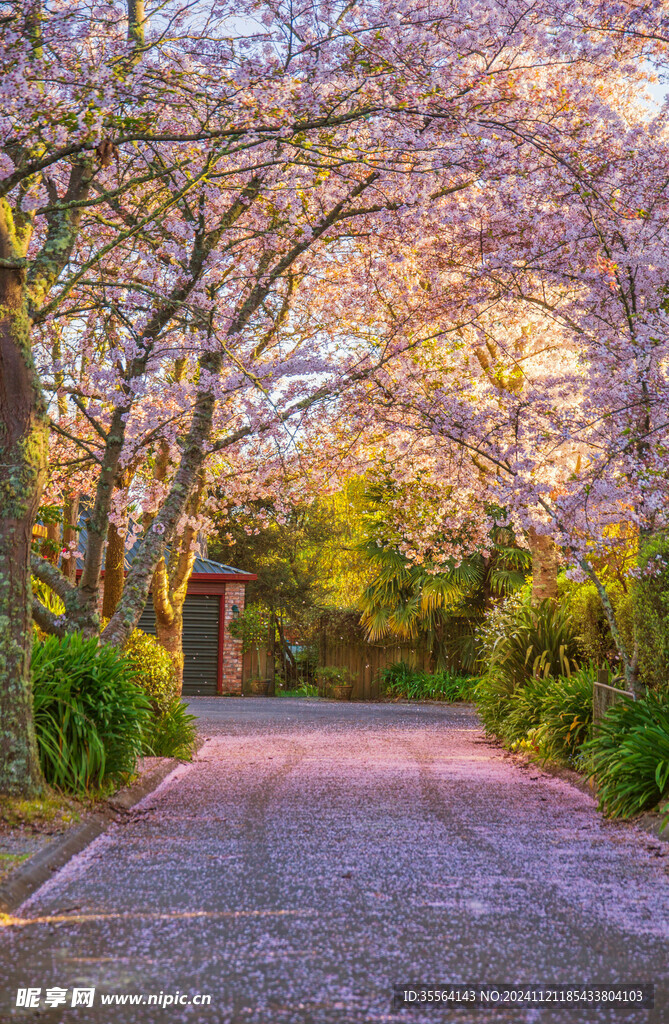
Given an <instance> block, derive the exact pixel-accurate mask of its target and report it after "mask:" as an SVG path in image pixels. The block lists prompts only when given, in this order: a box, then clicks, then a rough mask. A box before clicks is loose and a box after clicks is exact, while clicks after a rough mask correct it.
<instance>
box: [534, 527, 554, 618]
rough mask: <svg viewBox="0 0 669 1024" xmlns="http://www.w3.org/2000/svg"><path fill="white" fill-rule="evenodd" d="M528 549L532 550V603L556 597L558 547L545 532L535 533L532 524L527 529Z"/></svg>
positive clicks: (552, 599) (551, 599)
mask: <svg viewBox="0 0 669 1024" xmlns="http://www.w3.org/2000/svg"><path fill="white" fill-rule="evenodd" d="M528 540H529V545H530V551H531V552H532V603H533V604H540V603H541V601H546V600H548V601H552V602H553V604H557V599H558V586H557V574H558V565H559V559H558V549H557V546H556V544H555V541H554V540H553V538H552V537H549V536H548V534H546V533H537V531H536V530H535V529H534V527H533V526H531V527H530V529H529V530H528Z"/></svg>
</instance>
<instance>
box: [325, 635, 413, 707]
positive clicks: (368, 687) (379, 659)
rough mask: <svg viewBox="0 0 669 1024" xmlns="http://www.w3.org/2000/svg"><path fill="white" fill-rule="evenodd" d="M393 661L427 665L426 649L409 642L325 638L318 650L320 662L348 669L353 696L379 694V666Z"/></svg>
mask: <svg viewBox="0 0 669 1024" xmlns="http://www.w3.org/2000/svg"><path fill="white" fill-rule="evenodd" d="M397 661H405V662H406V663H407V664H408V665H411V667H412V668H416V669H423V670H429V669H430V667H431V657H430V652H429V651H427V650H421V649H418V648H415V647H409V646H400V645H398V646H396V647H376V646H375V645H374V644H352V643H342V644H333V643H329V642H328V643H326V644H325V649H324V650H323V651H322V653H321V664H322V665H327V666H328V667H332V668H345V669H347V670H348V672H349V674H350V677H351V682H352V683H353V694H352V697H353V700H375V699H376V698H377V697H378V696H379V694H380V689H381V678H380V677H381V670H382V669H384V668H387V667H388V666H389V665H392V664H393V663H394V662H397Z"/></svg>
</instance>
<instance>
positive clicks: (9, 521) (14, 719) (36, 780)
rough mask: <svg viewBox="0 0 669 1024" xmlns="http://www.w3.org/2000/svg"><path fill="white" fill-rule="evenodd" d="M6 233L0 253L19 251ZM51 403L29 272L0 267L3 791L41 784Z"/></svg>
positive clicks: (28, 793) (34, 790)
mask: <svg viewBox="0 0 669 1024" xmlns="http://www.w3.org/2000/svg"><path fill="white" fill-rule="evenodd" d="M3 242H4V238H3V237H2V235H0V257H2V258H3V259H4V260H5V261H7V262H9V258H10V257H11V256H12V255H13V253H12V252H11V251H7V248H6V247H5V245H4V244H3ZM47 429H48V428H47V417H46V405H45V403H44V399H43V396H42V392H41V389H40V386H39V381H38V378H37V374H36V371H35V365H34V363H33V358H32V353H31V349H30V321H29V318H28V313H27V308H26V302H25V295H24V271H23V270H21V269H14V268H10V267H7V266H4V267H3V266H0V792H3V793H9V794H12V795H16V796H22V797H25V798H31V797H34V796H36V795H37V794H38V793H39V792H40V791H41V789H42V785H43V783H42V773H41V770H40V764H39V757H38V753H37V743H36V740H35V730H34V725H33V710H32V687H31V683H30V655H31V650H32V590H31V586H30V553H31V552H30V548H31V543H32V529H33V524H34V522H35V516H36V513H37V509H38V507H39V502H40V497H41V494H42V488H43V486H44V480H45V477H46V465H47V461H46V460H47Z"/></svg>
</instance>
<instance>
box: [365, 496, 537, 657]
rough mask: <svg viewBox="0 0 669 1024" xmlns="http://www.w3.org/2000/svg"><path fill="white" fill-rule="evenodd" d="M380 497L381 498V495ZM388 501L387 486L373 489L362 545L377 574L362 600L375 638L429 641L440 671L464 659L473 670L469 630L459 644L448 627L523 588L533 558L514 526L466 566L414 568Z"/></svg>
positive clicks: (500, 531) (497, 531)
mask: <svg viewBox="0 0 669 1024" xmlns="http://www.w3.org/2000/svg"><path fill="white" fill-rule="evenodd" d="M377 492H379V494H380V497H379V496H377V497H375V495H377ZM383 499H384V491H383V488H381V487H380V485H379V486H378V487H377V488H376V489H375V488H370V503H371V507H372V511H371V512H370V514H369V515H368V520H369V531H370V534H371V536H370V538H369V539H368V540H367V541H366V542H365V543H364V544H363V545H362V546H361V550H362V551H363V553H364V555H365V558H366V559H367V561H368V562H369V565H370V569H371V572H372V578H371V580H370V582H369V584H368V586H367V587H366V588H365V590H364V591H363V593H362V595H361V598H360V608H361V610H362V623H363V625H364V626H365V628H366V631H367V635H368V637H369V639H370V640H373V641H376V640H379V639H381V638H382V637H384V636H386V635H388V634H390V635H393V636H397V637H400V638H401V639H403V640H413V639H416V638H418V637H422V636H425V637H426V638H427V639H428V641H429V643H430V645H431V648H432V652H433V656H434V658H435V661H436V663H437V666H438V667H439V668H445V667H446V666H447V665H448V664H449V663H450V664H452V663H453V661H455V662H456V663H458V664H461V663H463V656H464V659H465V661H466V662H467V664H468V665H469V663H470V660H471V659H467V653H468V651H467V649H466V648H467V642H466V639H465V638H464V637H462V631H461V630H458V631H457V633H458V637H457V640H455V641H454V640H453V638H452V637H451V635H450V634H451V633H452V629H450V628H449V627H450V626H451V624H452V623H453V621H454V620H455V621H457V622H470V621H476V620H478V619H479V618H480V616H481V614H482V613H483V609H484V607H485V606H486V604H487V603H488V602H489V600H490V599H491V598H492V596H493V595H500V594H508V593H511V592H513V591H514V590H516V589H517V588H519V587H521V586H522V585H523V583H524V582H525V576H526V573H527V571H528V568H529V553H528V552H527V551H526V550H525V549H523V548H520V547H518V545H517V544H516V543H515V541H514V536H513V532H512V530H511V529H510V528H509V527H506V526H499V525H497V526H494V527H493V528H492V530H491V531H490V549H491V550H490V553H489V554H483V553H481V552H478V551H473V552H471V553H470V554H469V555H467V556H466V557H465V558H463V559H462V560H460V561H459V562H456V561H455V560H453V559H445V558H442V559H441V560H434V559H432V560H427V561H425V562H424V563H421V564H415V563H413V562H411V561H410V560H409V559H408V558H407V557H406V556H405V555H404V554H403V553H402V542H403V538H402V537H401V536H398V535H395V534H393V532H392V530H390V529H389V526H388V523H387V522H386V518H387V515H386V514H384V506H383ZM385 500H387V496H386V498H385ZM375 501H376V513H374V508H375V504H374V502H375ZM465 636H466V633H465ZM463 640H464V643H463Z"/></svg>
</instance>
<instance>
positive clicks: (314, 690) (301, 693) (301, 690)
mask: <svg viewBox="0 0 669 1024" xmlns="http://www.w3.org/2000/svg"><path fill="white" fill-rule="evenodd" d="M276 694H277V696H278V697H317V696H318V687H317V686H314V685H312V684H311V683H303V684H302V686H298V687H297V689H295V690H280V689H278V688H277V690H276Z"/></svg>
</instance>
